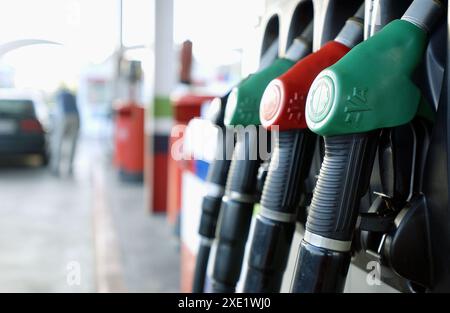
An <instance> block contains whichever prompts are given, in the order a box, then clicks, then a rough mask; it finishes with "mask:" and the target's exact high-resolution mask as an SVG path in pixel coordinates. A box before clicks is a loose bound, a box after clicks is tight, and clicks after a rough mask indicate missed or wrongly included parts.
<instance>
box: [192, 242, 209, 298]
mask: <svg viewBox="0 0 450 313" xmlns="http://www.w3.org/2000/svg"><path fill="white" fill-rule="evenodd" d="M202 241H203V240H202ZM210 251H211V245H210V244H209V243H204V242H200V247H199V249H198V252H197V258H196V261H195V272H194V282H193V287H192V292H196V293H199V292H203V291H204V286H205V278H206V269H207V267H208V261H209V253H210Z"/></svg>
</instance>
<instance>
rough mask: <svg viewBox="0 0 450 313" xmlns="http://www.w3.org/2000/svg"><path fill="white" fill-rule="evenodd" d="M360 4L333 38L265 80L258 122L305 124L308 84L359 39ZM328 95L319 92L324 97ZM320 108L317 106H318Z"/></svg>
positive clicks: (295, 126) (293, 126) (286, 125)
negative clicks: (274, 77)
mask: <svg viewBox="0 0 450 313" xmlns="http://www.w3.org/2000/svg"><path fill="white" fill-rule="evenodd" d="M363 17H364V4H363V5H361V7H360V8H359V9H358V11H357V12H356V13H355V15H354V16H353V17H351V18H349V19H348V20H347V22H346V24H345V26H344V27H343V28H342V30H341V31H340V33H339V34H338V36H337V37H336V39H335V40H334V41H330V42H328V43H327V44H325V45H324V46H323V47H322V48H321V49H320V50H318V51H316V52H314V53H312V54H310V55H308V56H307V57H305V58H303V59H301V60H300V61H299V62H297V63H296V64H295V65H294V66H293V67H291V69H290V70H288V71H287V72H285V73H284V74H283V75H281V76H279V77H278V78H276V79H274V80H273V81H271V82H270V83H269V85H268V86H267V88H266V89H265V91H264V94H263V96H262V98H261V103H260V110H259V115H260V120H261V124H262V125H263V126H264V127H265V128H267V129H272V128H273V126H278V129H279V130H281V131H282V130H290V129H304V128H307V125H306V120H305V103H306V97H307V95H308V91H309V88H310V87H311V84H312V82H313V81H314V79H315V78H316V76H317V75H319V73H320V72H321V71H322V70H324V69H325V68H327V67H329V66H331V65H333V64H334V63H336V62H337V61H338V60H339V59H340V58H342V57H343V56H344V55H345V54H346V53H347V52H348V51H350V49H351V48H353V46H354V45H356V44H357V43H359V42H360V41H361V40H362V34H363V27H364V23H363ZM327 96H331V95H327V94H324V95H321V97H327ZM319 109H320V108H319Z"/></svg>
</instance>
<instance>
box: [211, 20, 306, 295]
mask: <svg viewBox="0 0 450 313" xmlns="http://www.w3.org/2000/svg"><path fill="white" fill-rule="evenodd" d="M312 28H313V25H312V23H311V24H310V25H308V26H307V27H306V28H305V30H304V31H303V33H302V34H301V35H300V36H299V38H297V40H295V41H294V43H293V45H292V46H291V47H290V48H289V50H288V51H287V54H286V57H284V58H279V59H277V60H276V61H275V62H273V63H272V64H271V65H270V66H269V67H267V68H265V69H264V70H262V71H260V72H258V73H257V74H253V75H250V76H249V77H248V78H247V79H245V80H244V81H242V82H241V83H240V84H239V85H238V86H237V87H236V88H234V89H233V90H232V91H231V93H230V95H229V97H228V101H227V107H226V112H225V124H226V125H228V126H238V127H241V128H242V130H243V131H241V132H236V135H237V136H236V145H235V150H234V154H233V159H232V161H231V165H230V170H229V173H228V178H227V184H226V191H225V195H224V197H223V199H222V207H221V210H220V217H219V227H218V232H217V233H218V242H217V249H216V255H215V259H214V267H213V275H212V276H213V277H212V278H213V291H214V292H234V291H235V287H236V283H237V281H238V280H239V276H240V272H241V269H242V260H243V257H244V251H245V244H246V241H247V237H248V232H249V228H250V223H251V218H252V214H253V206H254V204H255V203H256V202H258V198H259V196H258V190H257V185H258V184H257V176H258V169H259V167H260V165H261V159H260V158H259V148H260V146H259V144H260V143H259V142H258V141H259V140H258V139H259V137H261V136H259V135H260V132H261V131H262V129H260V128H259V125H260V120H259V104H260V101H261V97H262V94H263V92H264V90H265V88H266V86H267V84H268V83H269V82H270V81H271V80H272V79H274V78H276V77H278V76H279V75H281V74H283V73H284V72H286V71H287V70H288V69H289V68H290V67H291V66H293V65H294V64H295V62H296V61H298V60H299V59H301V58H303V57H304V56H305V55H307V54H309V53H310V51H311V41H312V34H313V29H312ZM248 126H253V131H251V130H250V131H246V130H245V129H244V128H246V127H248Z"/></svg>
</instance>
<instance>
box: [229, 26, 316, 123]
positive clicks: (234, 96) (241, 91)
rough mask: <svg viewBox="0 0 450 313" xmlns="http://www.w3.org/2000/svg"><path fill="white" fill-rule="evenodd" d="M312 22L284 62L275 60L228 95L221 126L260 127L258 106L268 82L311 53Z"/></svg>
mask: <svg viewBox="0 0 450 313" xmlns="http://www.w3.org/2000/svg"><path fill="white" fill-rule="evenodd" d="M312 24H313V23H312V22H310V23H309V25H308V26H307V27H306V28H305V30H304V31H303V32H302V34H301V35H300V36H299V37H298V38H296V39H295V40H294V42H293V44H292V45H291V46H290V47H289V49H288V51H287V52H286V56H285V57H284V58H278V59H277V60H275V62H273V63H272V65H270V66H268V67H267V68H265V69H263V70H261V71H259V72H258V73H255V74H252V75H250V76H248V77H247V78H246V79H244V80H243V81H242V82H241V83H240V84H239V85H238V86H237V87H235V88H233V90H232V91H231V93H230V95H229V97H228V102H227V108H226V112H225V124H226V125H228V126H232V125H234V126H235V125H242V126H248V125H260V124H261V121H260V119H259V104H260V102H261V97H262V95H263V93H264V90H265V89H266V87H267V85H268V84H269V82H270V81H271V80H272V79H274V78H276V77H278V76H280V75H281V74H283V73H284V72H286V71H287V70H288V69H289V68H291V67H292V66H293V65H294V64H295V62H297V61H298V60H299V59H301V58H302V57H304V56H306V55H308V54H309V53H310V52H311V42H312V37H313V31H312V27H313V26H312Z"/></svg>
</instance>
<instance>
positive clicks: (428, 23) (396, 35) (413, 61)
mask: <svg viewBox="0 0 450 313" xmlns="http://www.w3.org/2000/svg"><path fill="white" fill-rule="evenodd" d="M441 11H442V8H441V4H440V2H438V1H434V0H416V1H414V2H413V3H412V5H411V6H410V7H409V9H408V10H407V11H406V13H405V15H404V16H403V17H402V19H401V20H395V21H393V22H391V23H389V24H388V25H387V26H385V27H384V28H383V29H382V30H381V31H380V32H378V33H377V34H375V35H374V36H373V37H371V38H369V39H367V40H366V41H364V42H362V43H360V44H359V45H357V46H355V47H354V48H353V49H352V50H351V51H350V52H349V53H348V54H347V55H346V56H345V57H343V58H342V59H341V60H340V61H338V62H336V64H334V65H332V66H330V67H329V68H328V69H326V70H324V71H322V72H321V73H320V74H319V75H318V76H317V78H316V79H315V80H314V82H313V84H312V86H311V89H310V91H309V93H308V98H307V104H306V106H307V110H306V111H307V112H306V121H307V123H308V127H309V128H310V129H311V130H312V131H314V132H316V133H317V134H319V135H323V136H328V135H339V134H349V133H361V132H367V131H370V130H373V129H378V128H384V127H393V126H398V125H402V124H404V123H407V122H409V121H410V120H411V119H412V118H413V117H414V115H415V114H416V111H417V108H418V105H419V101H420V97H421V93H420V91H419V89H418V88H417V86H416V85H415V84H414V83H413V82H412V80H411V75H412V73H413V71H414V70H415V68H416V66H417V65H418V64H419V62H420V61H421V59H422V56H423V53H424V51H425V48H426V45H427V33H428V32H429V30H430V29H431V28H432V26H433V24H434V22H435V21H436V20H438V18H439V16H440V15H441V14H442V12H441Z"/></svg>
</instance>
